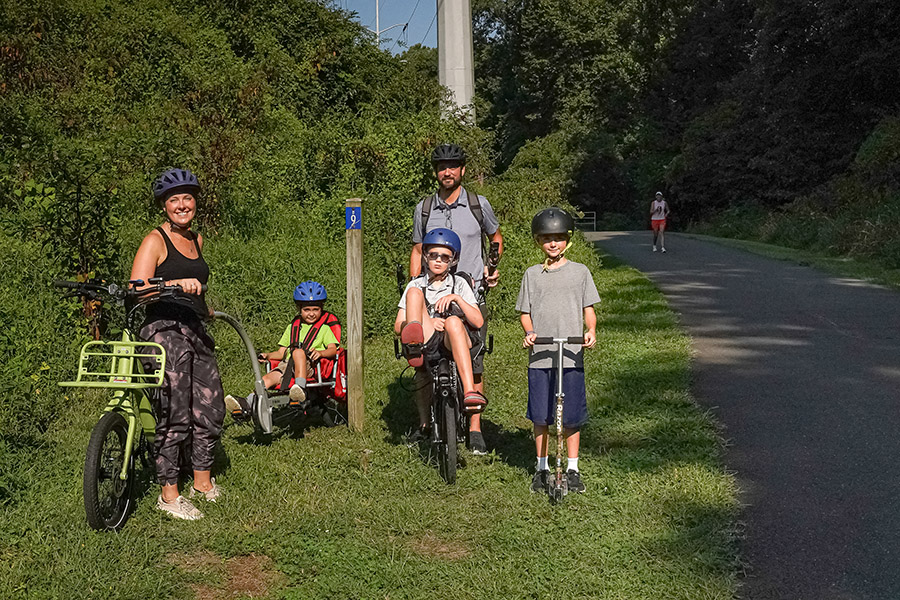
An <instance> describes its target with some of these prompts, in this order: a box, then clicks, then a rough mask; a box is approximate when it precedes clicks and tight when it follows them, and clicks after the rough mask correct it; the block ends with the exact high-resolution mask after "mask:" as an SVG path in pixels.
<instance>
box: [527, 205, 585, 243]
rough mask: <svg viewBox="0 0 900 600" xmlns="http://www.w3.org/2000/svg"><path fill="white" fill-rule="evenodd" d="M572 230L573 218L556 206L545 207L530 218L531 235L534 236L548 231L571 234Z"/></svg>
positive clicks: (573, 225) (573, 229)
mask: <svg viewBox="0 0 900 600" xmlns="http://www.w3.org/2000/svg"><path fill="white" fill-rule="evenodd" d="M573 231H575V221H574V219H572V217H571V216H570V215H569V213H567V212H566V211H564V210H563V209H561V208H557V207H556V206H551V207H550V208H545V209H544V210H542V211H541V212H539V213H538V214H536V215H534V218H533V219H531V235H532V236H534V237H537V236H539V235H546V234H548V233H564V234H566V235H572V232H573Z"/></svg>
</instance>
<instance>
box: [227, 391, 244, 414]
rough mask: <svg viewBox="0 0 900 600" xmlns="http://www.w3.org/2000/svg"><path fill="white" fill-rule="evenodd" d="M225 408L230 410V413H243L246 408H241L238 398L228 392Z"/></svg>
mask: <svg viewBox="0 0 900 600" xmlns="http://www.w3.org/2000/svg"><path fill="white" fill-rule="evenodd" d="M225 410H227V411H228V414H230V415H233V414H234V413H236V412H238V413H243V412H244V409H243V408H241V403H240V402H238V401H237V398H235V397H234V396H232V395H231V394H228V395H227V396H225Z"/></svg>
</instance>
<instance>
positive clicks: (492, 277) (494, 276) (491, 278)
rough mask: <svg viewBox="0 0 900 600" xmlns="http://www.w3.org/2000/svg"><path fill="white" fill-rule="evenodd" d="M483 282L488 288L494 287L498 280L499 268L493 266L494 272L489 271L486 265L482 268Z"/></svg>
mask: <svg viewBox="0 0 900 600" xmlns="http://www.w3.org/2000/svg"><path fill="white" fill-rule="evenodd" d="M484 282H485V283H486V284H487V286H488V287H489V288H492V287H496V286H497V284H498V283H499V282H500V270H499V269H497V268H496V267H495V268H494V272H493V273H491V272H490V269H488V267H485V268H484Z"/></svg>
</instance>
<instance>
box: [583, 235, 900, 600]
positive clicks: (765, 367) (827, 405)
mask: <svg viewBox="0 0 900 600" xmlns="http://www.w3.org/2000/svg"><path fill="white" fill-rule="evenodd" d="M587 237H588V239H592V240H595V241H598V242H599V243H600V246H601V247H602V248H603V249H604V250H606V251H607V252H609V253H610V254H613V255H615V256H617V257H619V258H620V259H622V260H623V261H624V262H626V263H628V264H631V265H633V266H635V267H636V268H638V269H640V270H641V271H643V272H644V273H646V274H647V275H648V276H649V277H650V279H651V280H652V281H653V282H654V283H655V284H656V285H657V286H658V287H659V288H660V289H661V290H662V292H663V293H664V294H665V295H666V297H667V299H668V301H669V303H670V305H671V306H672V308H673V309H674V310H676V311H677V312H679V313H680V315H681V317H680V318H681V323H682V325H683V326H684V327H685V328H686V330H687V332H688V333H689V334H690V335H691V336H692V337H693V341H694V348H695V351H696V356H695V360H694V365H693V368H694V393H695V395H696V397H697V399H698V401H699V402H700V403H701V404H703V405H705V406H708V407H711V408H712V409H713V411H714V413H715V415H716V416H717V418H718V419H719V420H720V422H721V423H723V424H724V426H725V436H726V438H727V439H728V440H729V445H728V447H727V448H726V451H725V460H726V464H727V466H728V467H729V468H730V469H733V470H734V471H736V473H737V477H738V481H739V483H740V486H741V489H742V498H741V499H742V501H743V502H744V503H746V508H745V509H744V511H743V515H742V519H743V522H744V523H745V539H744V540H743V541H742V544H741V553H742V560H743V561H744V562H745V563H746V564H747V565H748V568H747V576H746V577H744V578H743V579H742V584H743V587H742V588H741V590H740V597H742V598H747V599H750V600H760V599H769V598H773V599H779V600H781V599H786V600H794V599H804V600H805V599H809V600H832V599H839V600H850V599H853V600H857V599H885V600H888V599H890V600H895V599H900V402H898V400H900V392H898V390H900V331H898V316H900V294H898V293H896V292H892V291H888V290H885V289H882V288H879V287H876V286H872V285H868V284H865V283H862V282H859V281H855V280H848V279H841V278H837V277H833V276H829V275H826V274H822V273H820V272H818V271H815V270H813V269H810V268H807V267H801V266H796V265H793V264H790V263H786V262H781V261H776V260H772V259H767V258H763V257H760V256H756V255H752V254H748V253H745V252H742V251H740V250H736V249H732V248H728V247H725V246H720V245H718V244H715V243H712V242H706V241H701V240H697V239H691V238H688V237H684V236H679V235H676V234H671V233H667V234H666V241H667V242H668V253H667V254H660V253H656V254H654V253H652V252H651V251H650V240H651V234H650V232H637V233H627V232H611V233H589V234H587Z"/></svg>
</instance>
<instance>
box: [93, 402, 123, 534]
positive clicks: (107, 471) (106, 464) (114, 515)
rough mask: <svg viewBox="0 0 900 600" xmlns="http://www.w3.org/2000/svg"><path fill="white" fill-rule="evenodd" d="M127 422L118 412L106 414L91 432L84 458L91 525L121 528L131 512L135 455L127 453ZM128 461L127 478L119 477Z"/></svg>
mask: <svg viewBox="0 0 900 600" xmlns="http://www.w3.org/2000/svg"><path fill="white" fill-rule="evenodd" d="M127 437H128V424H127V423H126V422H125V419H124V418H123V417H122V415H121V414H119V413H118V412H116V411H110V412H108V413H106V414H104V415H103V417H102V418H101V419H100V421H99V422H98V423H97V424H96V425H95V426H94V430H93V432H91V439H90V442H88V447H87V455H86V456H85V459H84V511H85V514H86V516H87V522H88V525H90V526H91V527H92V528H94V529H97V530H101V531H104V530H105V531H118V530H119V529H121V528H122V526H123V525H125V521H126V520H127V519H128V516H129V514H130V512H131V508H132V505H133V500H132V497H131V490H132V487H133V486H134V456H133V455H132V456H128V457H126V456H125V441H126V439H127ZM126 460H127V461H128V477H127V478H126V479H125V480H123V479H121V478H120V477H119V475H120V473H121V472H122V465H123V464H125V461H126Z"/></svg>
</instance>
